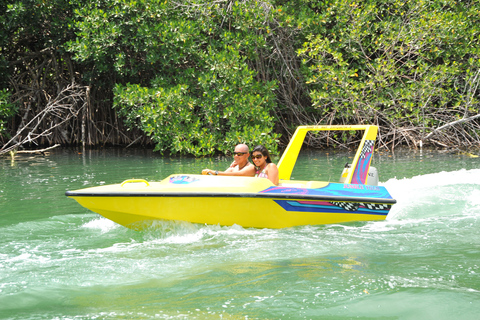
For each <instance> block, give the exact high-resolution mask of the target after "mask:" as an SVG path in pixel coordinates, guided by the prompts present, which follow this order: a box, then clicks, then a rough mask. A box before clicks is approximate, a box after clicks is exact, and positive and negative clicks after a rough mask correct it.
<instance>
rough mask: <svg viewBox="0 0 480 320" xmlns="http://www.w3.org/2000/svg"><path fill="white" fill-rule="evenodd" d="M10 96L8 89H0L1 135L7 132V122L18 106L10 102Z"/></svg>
mask: <svg viewBox="0 0 480 320" xmlns="http://www.w3.org/2000/svg"><path fill="white" fill-rule="evenodd" d="M10 96H11V94H10V92H8V90H7V89H3V90H0V135H4V134H5V132H6V126H5V124H6V123H7V121H8V120H9V119H10V118H11V117H12V116H14V115H15V113H16V112H17V106H16V105H15V104H14V103H12V102H10Z"/></svg>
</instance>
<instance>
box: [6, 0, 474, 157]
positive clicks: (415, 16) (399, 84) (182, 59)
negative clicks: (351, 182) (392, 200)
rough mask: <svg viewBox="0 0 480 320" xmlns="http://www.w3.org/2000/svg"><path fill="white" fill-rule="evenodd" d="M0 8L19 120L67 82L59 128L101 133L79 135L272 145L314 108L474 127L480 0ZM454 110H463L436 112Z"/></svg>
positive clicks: (460, 135)
mask: <svg viewBox="0 0 480 320" xmlns="http://www.w3.org/2000/svg"><path fill="white" fill-rule="evenodd" d="M0 9H1V10H2V11H1V12H2V13H1V14H0V23H1V25H2V27H3V28H4V30H5V32H0V49H1V56H0V89H5V90H6V91H3V94H2V99H3V100H2V101H4V102H5V103H8V104H5V103H4V104H3V105H2V108H3V109H2V110H3V111H1V112H3V114H0V116H1V117H3V118H5V117H7V116H8V115H10V114H11V112H12V110H14V108H12V106H13V104H11V103H10V102H9V101H11V100H12V99H13V100H14V101H18V102H19V103H18V104H17V105H18V106H19V109H18V110H19V112H20V113H21V116H19V117H18V118H17V119H16V121H13V122H9V123H16V124H17V125H18V124H19V123H21V119H23V116H24V114H28V113H30V117H33V116H35V112H36V111H35V112H32V110H37V111H38V110H39V109H41V107H42V106H43V105H45V104H46V101H47V100H48V99H49V97H51V96H54V95H55V94H57V93H58V90H60V89H61V88H63V87H65V86H66V85H67V84H69V83H70V82H77V83H81V84H82V85H87V86H89V91H87V92H89V96H88V99H87V98H85V100H86V101H89V109H88V111H85V113H84V114H83V118H82V123H83V124H82V129H81V132H80V130H79V129H78V127H79V126H80V125H79V123H80V122H79V121H77V122H76V123H70V124H66V125H65V127H64V128H63V130H60V131H61V132H60V133H59V134H60V136H61V137H65V136H67V135H68V136H70V137H72V140H73V141H76V142H78V141H79V139H83V138H80V137H84V136H85V137H93V136H95V135H98V134H99V133H101V134H103V135H104V136H103V137H102V138H98V139H95V138H91V140H90V142H87V143H91V144H98V143H107V142H109V141H110V140H109V139H111V136H113V134H111V133H110V132H107V131H108V130H107V129H106V128H110V127H111V128H115V130H117V132H122V130H123V127H122V125H121V123H122V122H125V124H126V125H127V126H128V128H130V129H131V132H134V133H135V134H138V132H139V130H140V131H141V132H143V133H144V134H145V135H148V136H149V137H150V138H151V141H153V142H154V143H155V145H156V149H157V150H159V151H161V152H172V153H182V154H193V155H195V156H204V155H211V154H214V153H217V152H227V151H228V150H231V148H233V146H234V145H235V144H237V143H239V142H247V143H248V144H249V145H252V146H253V145H254V144H257V143H262V144H265V145H266V146H267V147H268V148H269V149H271V150H272V151H273V153H276V148H277V145H278V139H279V137H280V135H279V133H283V134H284V135H285V133H287V135H288V134H289V133H291V132H292V129H293V128H295V127H296V126H297V125H303V124H319V123H322V124H339V123H342V124H357V123H373V124H378V125H380V126H381V132H382V135H381V136H380V144H381V145H383V146H387V145H388V144H390V143H391V144H392V145H394V144H399V143H407V144H410V142H413V143H417V142H418V141H419V140H423V139H424V138H425V137H427V136H429V135H428V134H429V133H430V132H434V131H435V129H436V128H446V129H442V130H444V132H445V134H444V136H443V139H440V140H442V141H447V144H451V143H457V144H458V143H463V141H470V142H472V141H479V140H480V128H479V127H480V124H479V123H478V118H475V115H477V114H478V113H479V103H480V102H479V95H480V93H479V87H480V52H479V50H480V2H479V1H478V0H472V1H446V0H418V1H401V0H368V1H358V2H355V1H347V0H326V1H318V0H295V1H277V0H265V1H245V0H242V1H230V0H219V1H207V0H193V1H192V0H188V1H187V0H177V1H171V0H94V1H90V2H86V3H85V2H80V1H77V0H53V1H42V0H7V1H4V2H2V3H1V4H0ZM70 57H73V59H74V61H73V62H72V61H71V60H70ZM7 88H8V90H7ZM7 92H8V93H9V94H6V93H7ZM31 106H33V107H34V108H31ZM112 107H114V109H113V111H112ZM98 110H100V111H98ZM94 111H97V112H94ZM117 116H120V117H121V119H118V117H117ZM460 119H473V120H474V121H466V122H464V123H463V124H462V125H461V126H456V127H451V128H450V127H449V126H448V124H450V123H452V124H455V123H459V122H456V120H460ZM118 120H120V121H118ZM85 121H86V123H87V125H85ZM3 123H5V121H4V120H3ZM119 123H120V124H119ZM445 125H447V126H445ZM72 128H73V129H72ZM100 128H101V129H100ZM10 131H15V128H14V126H12V127H11V128H10ZM398 131H400V132H402V134H397V132H398ZM405 132H407V133H405ZM127 134H128V133H127ZM135 134H132V136H133V137H135ZM122 136H123V133H122ZM125 136H126V135H125ZM132 136H129V137H128V139H130V140H128V141H133V140H135V138H132ZM285 136H286V135H285ZM452 137H454V139H452V140H450V138H452ZM285 138H288V137H285ZM62 139H64V138H62ZM342 139H343V137H338V141H342ZM382 139H383V140H382ZM82 142H85V141H83V140H82ZM343 142H346V143H348V142H349V141H343ZM114 143H115V142H114ZM339 143H340V142H339ZM467 144H468V143H467Z"/></svg>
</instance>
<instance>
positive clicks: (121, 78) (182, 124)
mask: <svg viewBox="0 0 480 320" xmlns="http://www.w3.org/2000/svg"><path fill="white" fill-rule="evenodd" d="M108 3H109V6H106V5H103V6H98V5H95V4H93V5H90V6H87V7H86V8H84V9H82V10H77V14H78V15H79V17H81V18H82V19H81V20H79V22H78V23H77V27H78V29H79V30H80V31H79V33H78V35H79V37H78V38H77V39H76V40H75V41H72V42H71V43H70V50H71V51H72V52H73V53H75V55H76V58H77V59H78V60H82V61H91V62H93V63H95V66H96V70H97V72H98V74H102V73H114V74H115V75H116V77H117V85H116V86H115V90H114V106H115V107H116V108H117V110H119V112H120V114H121V115H123V116H124V117H125V118H126V121H127V123H128V125H129V126H130V127H138V128H140V129H141V130H143V131H144V132H145V133H146V134H148V135H149V136H151V138H152V140H153V141H154V142H155V143H156V149H157V150H160V151H162V152H164V151H170V152H174V153H184V154H193V155H195V156H203V155H211V154H214V153H215V152H217V151H220V152H226V151H228V150H233V147H234V146H235V144H238V143H245V142H248V143H249V144H251V145H252V144H257V143H263V144H265V145H266V146H267V147H268V148H270V149H272V151H273V152H274V153H275V152H276V149H277V142H278V141H277V139H278V135H277V134H275V133H273V132H272V127H273V124H274V119H273V117H272V116H271V114H272V111H273V108H274V107H275V96H274V93H273V89H274V88H275V85H274V82H271V81H270V82H265V81H258V80H257V79H256V72H255V71H254V70H252V69H251V68H250V67H249V65H248V60H249V59H254V56H255V51H252V50H251V46H252V44H255V45H257V46H258V45H261V44H262V42H263V40H262V38H261V37H258V36H257V34H256V32H252V31H254V30H255V29H258V28H260V27H262V26H261V24H259V23H257V22H256V20H255V18H256V16H255V15H252V16H249V15H248V13H249V12H251V13H254V12H257V13H258V12H259V10H260V8H255V7H253V8H251V7H249V5H247V4H245V3H244V4H239V3H235V4H233V3H229V2H228V3H227V2H225V3H221V2H220V3H216V4H212V3H210V2H207V1H205V2H198V3H197V4H196V5H193V4H192V3H190V2H186V3H184V4H183V5H180V4H179V3H176V2H175V3H173V2H168V1H130V2H129V1H108Z"/></svg>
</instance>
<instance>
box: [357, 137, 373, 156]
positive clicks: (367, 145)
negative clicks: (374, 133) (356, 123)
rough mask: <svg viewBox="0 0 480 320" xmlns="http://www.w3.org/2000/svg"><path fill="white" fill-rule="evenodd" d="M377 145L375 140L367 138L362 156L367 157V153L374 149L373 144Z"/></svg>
mask: <svg viewBox="0 0 480 320" xmlns="http://www.w3.org/2000/svg"><path fill="white" fill-rule="evenodd" d="M374 145H375V140H365V144H364V145H363V148H362V152H361V153H360V158H362V159H363V158H365V154H366V153H368V152H371V151H372V148H373V146H374Z"/></svg>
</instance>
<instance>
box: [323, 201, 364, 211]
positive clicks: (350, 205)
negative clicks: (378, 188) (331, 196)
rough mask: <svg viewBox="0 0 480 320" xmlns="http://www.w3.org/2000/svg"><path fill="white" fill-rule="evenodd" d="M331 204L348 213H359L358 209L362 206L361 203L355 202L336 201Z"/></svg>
mask: <svg viewBox="0 0 480 320" xmlns="http://www.w3.org/2000/svg"><path fill="white" fill-rule="evenodd" d="M330 203H331V204H333V205H334V206H337V207H340V208H343V209H345V210H347V211H357V210H358V207H359V206H360V204H359V203H354V202H336V201H332V202H330Z"/></svg>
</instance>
